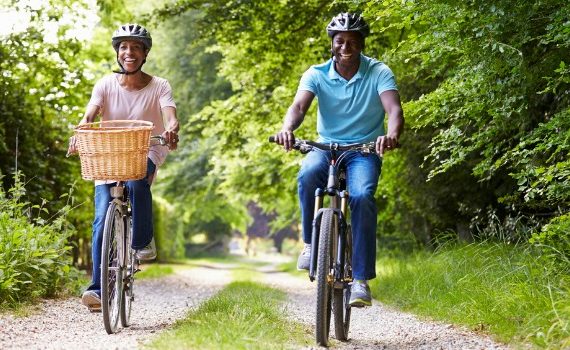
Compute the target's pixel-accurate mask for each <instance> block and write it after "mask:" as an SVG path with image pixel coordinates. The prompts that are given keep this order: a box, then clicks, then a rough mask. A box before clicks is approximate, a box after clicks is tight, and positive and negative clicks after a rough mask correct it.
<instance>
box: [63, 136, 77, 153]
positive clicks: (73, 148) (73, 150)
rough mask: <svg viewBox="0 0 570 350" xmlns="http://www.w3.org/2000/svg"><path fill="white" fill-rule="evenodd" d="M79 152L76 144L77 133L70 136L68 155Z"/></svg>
mask: <svg viewBox="0 0 570 350" xmlns="http://www.w3.org/2000/svg"><path fill="white" fill-rule="evenodd" d="M76 153H77V146H76V145H75V135H74V136H71V137H70V138H69V145H68V146H67V154H66V155H65V156H66V157H69V156H71V155H73V154H76Z"/></svg>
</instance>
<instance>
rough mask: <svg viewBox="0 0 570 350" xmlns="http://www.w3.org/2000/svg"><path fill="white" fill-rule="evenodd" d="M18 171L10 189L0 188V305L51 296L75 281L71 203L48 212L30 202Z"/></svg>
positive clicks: (11, 305) (41, 206) (4, 305)
mask: <svg viewBox="0 0 570 350" xmlns="http://www.w3.org/2000/svg"><path fill="white" fill-rule="evenodd" d="M19 178H20V177H19V176H18V175H16V176H15V179H16V181H15V184H14V186H13V187H12V188H11V189H10V190H9V191H8V194H6V193H5V191H4V190H3V189H2V188H0V307H13V306H16V305H17V304H20V303H23V302H27V301H30V300H33V299H34V298H37V297H51V296H55V295H57V294H58V293H60V292H62V291H63V290H64V289H65V288H66V286H68V285H70V282H71V281H74V280H76V277H77V275H78V272H77V270H76V269H75V268H74V267H72V266H71V258H70V256H69V254H68V253H69V250H70V247H69V246H68V245H67V238H68V237H69V236H70V235H71V234H72V233H73V228H71V227H69V225H68V224H67V222H66V220H65V219H66V214H67V213H68V212H69V210H70V207H69V206H65V207H64V208H62V209H61V210H60V211H59V212H58V213H56V214H55V215H53V216H52V217H50V216H49V215H50V213H48V211H47V210H46V209H45V208H44V207H43V204H45V203H43V204H42V205H33V204H31V203H28V202H26V201H25V200H24V199H23V198H24V195H25V188H24V185H23V184H22V183H21V182H20V180H19Z"/></svg>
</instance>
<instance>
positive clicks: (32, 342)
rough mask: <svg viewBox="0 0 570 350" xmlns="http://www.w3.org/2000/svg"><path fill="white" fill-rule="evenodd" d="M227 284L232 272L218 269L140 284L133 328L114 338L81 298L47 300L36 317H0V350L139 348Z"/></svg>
mask: <svg viewBox="0 0 570 350" xmlns="http://www.w3.org/2000/svg"><path fill="white" fill-rule="evenodd" d="M143 268H144V267H143ZM229 281H230V274H229V271H228V270H227V269H220V268H217V267H216V266H211V267H198V268H192V269H188V270H180V271H177V272H176V274H175V275H171V276H168V277H164V278H161V279H146V280H144V279H143V280H138V281H137V282H136V284H135V304H133V311H132V315H131V321H132V325H131V326H130V327H129V328H121V329H120V332H118V333H116V334H113V335H108V334H107V332H106V331H105V327H104V326H103V319H102V316H101V313H91V312H89V311H87V308H86V307H85V306H83V305H81V300H80V298H69V299H65V300H46V301H43V302H42V304H41V305H40V311H39V312H37V313H35V314H34V315H32V316H29V317H12V316H6V315H2V316H0V349H3V350H7V349H66V350H67V349H129V350H132V349H137V348H141V347H142V346H141V345H142V344H144V343H146V342H148V341H149V340H150V339H152V338H153V337H155V336H156V334H157V333H158V332H160V331H162V330H164V329H165V328H167V327H169V326H170V325H172V323H174V321H176V320H177V319H180V318H182V317H184V315H185V314H186V313H187V312H188V311H189V310H190V309H193V308H196V307H197V306H198V305H199V304H200V303H201V302H202V301H204V300H206V299H207V298H209V297H211V296H212V295H214V294H215V293H216V292H217V291H218V290H220V289H221V288H222V287H223V286H224V285H225V284H226V283H228V282H229Z"/></svg>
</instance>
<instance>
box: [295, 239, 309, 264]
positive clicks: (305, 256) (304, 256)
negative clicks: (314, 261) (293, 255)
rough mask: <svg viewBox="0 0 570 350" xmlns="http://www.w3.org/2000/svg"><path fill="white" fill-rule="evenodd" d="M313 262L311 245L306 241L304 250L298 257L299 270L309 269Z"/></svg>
mask: <svg viewBox="0 0 570 350" xmlns="http://www.w3.org/2000/svg"><path fill="white" fill-rule="evenodd" d="M310 263H311V245H310V244H307V243H305V247H304V248H303V251H302V252H301V254H300V255H299V259H297V270H308V269H309V265H310Z"/></svg>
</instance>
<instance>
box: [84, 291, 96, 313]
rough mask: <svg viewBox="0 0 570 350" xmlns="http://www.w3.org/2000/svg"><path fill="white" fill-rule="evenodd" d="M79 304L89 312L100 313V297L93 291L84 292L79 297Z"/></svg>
mask: <svg viewBox="0 0 570 350" xmlns="http://www.w3.org/2000/svg"><path fill="white" fill-rule="evenodd" d="M81 303H82V304H83V305H85V306H87V308H88V309H89V311H91V312H97V311H101V297H100V296H99V294H98V293H97V292H95V291H94V290H86V291H85V292H83V295H82V296H81Z"/></svg>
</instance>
